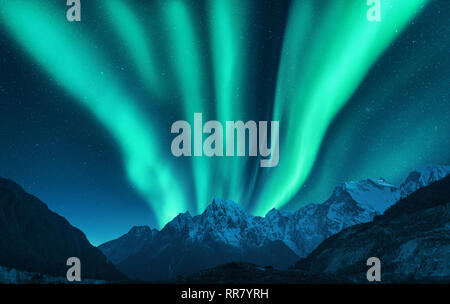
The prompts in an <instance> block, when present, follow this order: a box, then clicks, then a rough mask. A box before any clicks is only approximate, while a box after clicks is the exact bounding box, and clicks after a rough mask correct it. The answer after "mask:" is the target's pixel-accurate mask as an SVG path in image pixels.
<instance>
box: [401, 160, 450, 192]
mask: <svg viewBox="0 0 450 304" xmlns="http://www.w3.org/2000/svg"><path fill="white" fill-rule="evenodd" d="M449 174H450V166H439V165H427V166H425V167H423V168H422V169H420V170H417V171H413V172H411V173H410V174H409V175H408V177H407V178H406V180H405V181H404V182H403V183H402V184H401V186H400V189H401V197H406V196H408V195H409V194H411V193H412V192H414V191H416V190H417V189H419V188H422V187H424V186H427V185H429V184H431V183H432V182H435V181H438V180H440V179H443V178H444V177H446V176H447V175H449Z"/></svg>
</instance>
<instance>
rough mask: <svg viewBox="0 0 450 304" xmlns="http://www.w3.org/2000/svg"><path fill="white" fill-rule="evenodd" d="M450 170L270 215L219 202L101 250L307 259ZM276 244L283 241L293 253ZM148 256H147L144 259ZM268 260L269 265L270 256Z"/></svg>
mask: <svg viewBox="0 0 450 304" xmlns="http://www.w3.org/2000/svg"><path fill="white" fill-rule="evenodd" d="M449 172H450V167H449V166H426V167H425V168H424V169H422V170H419V171H415V172H412V173H411V174H410V175H409V176H408V178H407V179H406V180H405V182H404V183H403V184H402V186H401V187H397V186H394V185H392V184H390V183H388V182H387V181H386V180H384V179H382V178H378V179H365V180H361V181H351V182H345V183H341V184H339V185H338V186H337V187H336V188H335V189H334V191H333V192H332V194H331V196H330V197H329V199H328V200H326V201H325V202H324V203H321V204H309V205H307V206H305V207H302V208H300V209H299V210H297V211H280V210H276V209H272V210H271V211H269V212H268V213H267V214H266V216H265V217H259V216H253V215H251V214H249V213H248V212H247V211H246V210H245V209H244V208H243V207H242V206H241V205H239V204H236V203H234V202H232V201H225V200H221V199H214V200H213V202H212V203H211V204H210V205H209V206H208V207H207V208H206V209H205V211H204V212H203V213H202V214H200V215H196V216H191V215H190V214H189V212H186V213H182V214H179V215H178V216H177V217H175V218H174V219H173V220H172V221H171V222H169V223H168V224H167V225H166V226H165V227H164V228H163V229H162V230H161V231H159V232H158V231H156V230H153V231H152V233H151V235H152V237H148V238H145V237H144V238H142V237H141V238H139V241H137V244H138V246H137V247H136V248H138V250H136V249H135V248H132V247H133V245H131V244H132V242H124V240H121V238H119V239H118V240H115V241H111V242H108V243H106V244H104V245H101V246H100V249H101V250H102V251H103V253H104V254H105V255H106V256H107V257H108V258H110V260H111V261H113V262H114V261H116V262H117V261H118V260H120V261H123V260H126V259H127V258H128V259H131V258H133V255H134V254H136V253H137V252H138V251H139V250H140V248H144V247H145V246H150V247H148V248H147V251H146V254H150V255H151V256H152V257H151V258H152V259H154V260H157V259H161V260H163V258H162V257H158V255H167V250H169V249H170V248H172V249H173V248H177V249H176V250H177V254H175V253H174V254H173V258H171V262H170V263H171V265H172V264H177V265H181V264H183V263H184V262H183V261H182V260H183V259H184V258H185V256H186V255H188V256H189V255H190V254H191V253H192V252H191V251H193V250H194V249H195V248H197V249H198V248H203V249H202V251H205V250H206V251H207V250H213V249H214V248H225V247H226V248H227V249H226V250H228V251H223V250H225V249H223V250H222V252H228V253H227V254H228V255H229V256H231V255H234V256H246V257H249V256H250V255H249V250H255V249H258V248H259V249H260V251H261V250H262V248H265V250H268V249H267V248H269V247H267V246H268V244H271V245H270V246H275V247H270V248H275V249H273V250H274V251H276V252H279V253H278V257H277V258H279V259H283V255H285V256H286V257H285V258H286V259H287V258H288V257H289V258H290V257H291V253H290V251H293V252H294V253H295V254H296V255H298V256H299V257H305V256H307V255H308V254H309V253H311V252H312V251H313V250H314V249H315V248H316V247H317V246H318V245H319V244H320V243H321V242H322V241H323V240H325V239H327V238H328V237H330V236H332V235H334V234H336V233H338V232H340V231H342V230H343V229H345V228H347V227H350V226H353V225H356V224H359V223H366V222H370V221H371V220H372V219H373V218H374V216H375V215H378V214H382V213H383V212H384V211H385V210H386V209H387V208H388V207H390V206H392V205H393V204H395V203H396V202H397V201H399V199H400V198H401V194H404V193H410V191H414V190H413V189H418V188H420V187H423V186H425V185H428V184H429V183H431V182H433V181H435V180H439V179H441V178H443V177H444V176H446V175H447V174H448V173H449ZM147 229H149V228H148V227H147ZM147 233H148V231H147ZM144 235H146V233H144ZM132 239H133V238H132ZM119 240H121V242H122V244H119ZM276 242H281V243H282V244H284V245H285V246H287V248H289V250H286V248H283V246H281V247H280V246H279V244H277V243H276ZM223 246H225V247H223ZM183 248H185V249H183ZM173 250H175V249H173ZM180 250H181V251H180ZM183 250H185V251H186V252H183ZM214 250H215V249H214ZM214 250H213V251H214ZM130 251H132V252H130ZM178 251H180V252H178ZM214 252H215V251H214ZM252 252H253V251H252ZM211 254H212V253H211ZM215 254H217V253H215ZM252 254H253V255H254V253H252ZM145 256H146V255H145V254H141V255H140V259H142V258H145ZM176 256H179V258H177V257H176ZM118 257H119V258H120V259H118ZM264 258H265V259H266V260H264V261H267V256H264ZM177 259H179V260H177ZM271 259H273V257H271ZM128 264H130V261H128ZM136 267H137V266H136ZM170 267H172V266H170Z"/></svg>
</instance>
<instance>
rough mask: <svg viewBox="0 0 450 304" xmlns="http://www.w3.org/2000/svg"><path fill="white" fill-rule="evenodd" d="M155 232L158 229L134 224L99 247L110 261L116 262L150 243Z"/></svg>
mask: <svg viewBox="0 0 450 304" xmlns="http://www.w3.org/2000/svg"><path fill="white" fill-rule="evenodd" d="M157 233H158V230H156V229H150V227H148V226H134V227H133V228H131V230H130V231H129V232H128V233H126V234H124V235H122V236H121V237H120V238H118V239H116V240H113V241H110V242H106V243H104V244H103V245H101V248H100V249H101V250H102V252H103V254H105V255H106V256H107V257H108V259H109V260H110V261H111V262H112V263H114V264H118V263H120V262H122V261H123V260H124V259H126V258H127V257H129V256H130V255H133V254H135V253H137V252H138V251H139V250H141V249H142V247H144V246H145V245H146V244H148V243H150V242H151V241H152V240H153V238H154V237H155V235H156V234H157Z"/></svg>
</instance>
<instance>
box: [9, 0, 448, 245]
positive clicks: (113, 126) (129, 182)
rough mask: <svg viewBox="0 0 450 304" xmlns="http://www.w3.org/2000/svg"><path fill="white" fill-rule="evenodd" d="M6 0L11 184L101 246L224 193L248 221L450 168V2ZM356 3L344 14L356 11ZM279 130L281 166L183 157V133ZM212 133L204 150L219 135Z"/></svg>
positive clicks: (249, 160)
mask: <svg viewBox="0 0 450 304" xmlns="http://www.w3.org/2000/svg"><path fill="white" fill-rule="evenodd" d="M81 2H82V21H81V22H72V23H69V22H67V20H66V10H67V7H66V5H65V3H66V1H65V0H61V1H59V0H58V1H56V0H55V1H30V0H0V71H1V73H0V176H2V177H5V178H9V179H12V180H14V181H16V182H18V183H19V184H20V185H21V186H23V187H24V188H25V190H26V191H28V192H29V193H32V194H34V195H35V196H37V197H38V198H40V199H41V200H42V201H44V202H45V203H47V204H48V206H49V207H50V209H52V210H53V211H55V212H57V213H58V214H60V215H62V216H64V217H65V218H67V219H68V220H69V221H70V222H71V223H72V224H73V225H74V226H76V227H78V228H80V229H81V230H82V231H83V232H85V233H86V235H87V237H88V239H89V240H90V241H91V242H92V243H93V244H95V245H98V244H100V243H102V242H104V241H107V240H110V239H112V238H115V237H118V236H120V235H121V234H123V233H125V232H127V231H128V230H129V229H130V227H131V226H133V225H144V224H145V225H149V226H151V227H156V228H161V227H162V226H164V224H165V223H166V222H167V221H168V220H170V219H171V218H172V217H174V216H175V215H177V214H178V213H180V212H185V211H186V210H189V211H190V212H191V214H198V213H200V212H202V211H203V209H204V208H205V206H207V205H208V204H209V203H210V202H211V201H212V199H213V198H214V197H221V198H224V199H231V200H234V201H236V202H238V203H240V204H242V205H244V206H245V207H246V208H247V209H248V210H249V211H250V212H252V213H255V214H258V215H264V214H265V213H266V212H267V211H269V210H270V209H271V208H273V207H276V208H285V209H296V208H299V207H301V206H304V205H306V204H309V203H320V202H322V201H324V200H325V199H326V198H327V197H328V196H329V195H330V193H331V192H332V190H333V188H334V186H335V185H337V184H338V183H340V182H342V181H348V180H359V179H363V178H376V177H383V178H385V179H387V180H388V181H390V182H392V183H395V184H398V183H400V182H401V181H402V180H403V179H404V178H405V177H406V175H407V174H408V172H410V171H412V170H414V169H418V168H420V167H422V166H424V165H425V164H429V163H433V164H450V155H449V152H448V151H449V150H450V138H449V134H450V120H449V119H448V117H450V96H449V94H450V1H447V0H434V1H433V0H429V1H428V0H409V1H403V0H401V1H394V0H382V1H381V2H382V20H381V22H368V21H367V19H366V11H367V9H368V7H367V6H366V1H365V0H349V1H340V0H334V1H331V0H329V1H326V0H323V1H313V0H311V1H308V0H298V1H256V0H255V1H243V0H227V1H220V0H217V1H213V0H210V1H183V0H164V1H162V0H161V1H137V0H136V1H135V0H120V1H119V0H117V1H100V0H96V1H93V0H90V1H81ZM344 2H345V3H344ZM194 112H201V113H203V119H204V121H208V120H219V121H221V122H222V123H223V124H225V121H227V120H235V121H237V120H243V121H248V120H255V121H260V120H265V121H271V120H276V121H280V138H279V140H280V162H279V165H278V166H277V167H274V168H260V167H259V159H258V158H256V157H222V158H219V157H213V158H208V157H205V156H204V157H191V158H189V157H181V158H176V157H174V156H173V155H172V154H171V150H170V146H171V141H172V139H173V138H174V137H175V135H173V134H171V132H170V128H171V125H172V123H173V122H175V121H177V120H187V121H190V122H191V123H193V122H192V121H193V113H194ZM205 137H206V136H204V138H205Z"/></svg>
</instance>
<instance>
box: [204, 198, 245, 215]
mask: <svg viewBox="0 0 450 304" xmlns="http://www.w3.org/2000/svg"><path fill="white" fill-rule="evenodd" d="M212 213H214V214H217V215H230V214H233V213H234V214H236V213H247V212H246V211H245V209H244V207H242V206H241V205H239V204H238V203H235V202H233V201H229V200H223V199H220V198H215V199H214V200H213V201H212V203H211V204H210V205H209V206H208V207H206V209H205V211H204V212H203V214H212Z"/></svg>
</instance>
